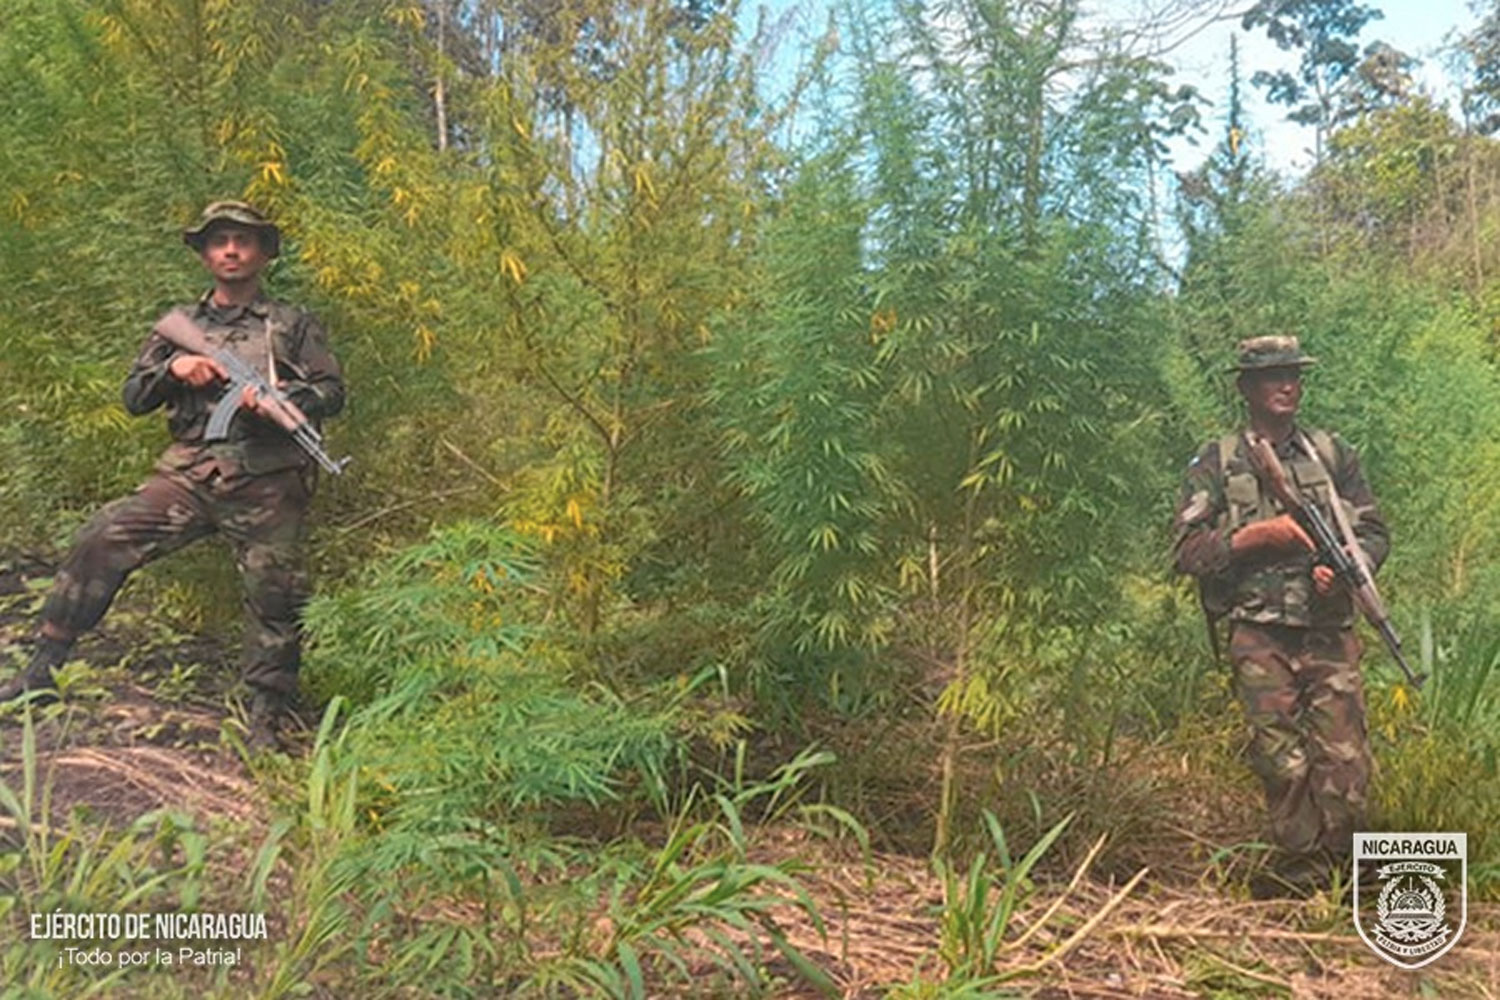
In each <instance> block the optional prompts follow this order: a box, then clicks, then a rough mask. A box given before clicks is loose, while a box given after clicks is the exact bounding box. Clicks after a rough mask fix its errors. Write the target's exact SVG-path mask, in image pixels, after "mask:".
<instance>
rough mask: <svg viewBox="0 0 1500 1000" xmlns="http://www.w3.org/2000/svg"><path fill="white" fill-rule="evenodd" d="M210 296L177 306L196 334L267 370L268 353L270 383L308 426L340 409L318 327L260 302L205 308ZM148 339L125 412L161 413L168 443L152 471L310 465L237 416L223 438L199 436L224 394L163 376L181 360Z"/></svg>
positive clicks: (263, 424)
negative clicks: (162, 410) (273, 369)
mask: <svg viewBox="0 0 1500 1000" xmlns="http://www.w3.org/2000/svg"><path fill="white" fill-rule="evenodd" d="M211 295H212V293H211V292H209V293H205V294H204V295H203V296H202V297H201V298H199V299H198V301H197V302H196V303H193V304H190V305H187V306H184V307H182V308H183V310H184V311H185V312H186V313H187V314H188V315H189V316H191V317H192V318H193V319H194V321H195V322H197V324H198V325H199V326H200V327H202V328H203V331H204V333H205V335H206V336H207V338H208V340H209V341H210V342H211V343H213V344H215V345H216V346H218V347H221V348H223V349H224V350H227V351H231V352H233V353H234V354H236V355H238V356H239V357H240V358H242V359H243V360H244V361H245V362H246V363H248V364H249V365H251V366H252V367H253V368H255V369H256V370H257V371H262V372H264V371H267V370H268V367H269V365H270V360H271V355H272V353H273V352H274V355H275V364H276V376H277V384H278V385H279V386H280V387H281V389H282V391H283V392H285V393H286V395H287V396H288V397H289V398H290V399H291V400H292V402H294V403H296V404H297V406H298V407H300V408H301V409H302V411H303V412H304V413H306V414H307V416H308V418H309V419H311V420H312V421H313V422H314V423H318V422H320V421H321V420H322V419H323V418H325V417H331V416H333V415H334V414H336V413H338V412H339V410H341V409H343V406H344V378H343V373H342V372H341V371H340V369H339V363H338V361H337V360H336V359H335V358H334V356H333V354H332V353H330V352H329V350H328V337H327V335H326V334H325V333H324V332H323V328H322V327H321V326H319V325H318V321H317V320H315V319H313V317H312V316H311V315H309V314H308V313H306V312H304V311H303V310H301V309H298V308H296V307H294V306H289V305H286V304H284V303H281V302H276V301H274V300H272V299H268V298H265V297H264V296H260V297H257V298H256V299H255V301H254V302H251V303H250V304H249V305H246V306H230V307H227V308H226V307H221V306H216V305H214V304H213V301H212V299H211ZM185 353H187V352H185V351H183V350H182V349H181V348H179V347H177V346H176V345H175V344H172V343H170V342H168V341H166V340H164V339H162V338H161V337H159V336H157V335H156V334H155V333H153V334H151V336H150V337H149V338H147V340H146V343H145V344H144V345H142V347H141V351H140V354H139V356H137V358H136V360H135V364H134V365H133V366H132V367H131V369H130V374H129V375H128V376H127V377H126V379H125V390H124V402H125V408H126V409H127V410H129V411H130V412H131V413H134V414H143V413H150V412H151V411H152V410H154V409H156V408H157V407H158V406H165V407H166V409H167V428H168V430H169V431H170V432H171V434H172V444H171V446H170V447H168V448H167V450H166V452H165V453H164V454H163V455H162V457H161V460H160V461H159V462H158V463H157V468H159V469H167V470H177V471H183V472H188V473H190V474H193V475H195V476H206V475H208V474H210V473H211V472H214V471H217V472H218V473H219V474H220V475H223V476H226V477H228V476H234V475H263V474H266V473H270V472H278V471H280V470H282V469H288V468H298V467H307V466H309V465H310V463H311V462H312V459H310V458H309V457H308V456H307V455H306V454H305V453H304V452H303V451H302V449H301V448H299V447H297V445H296V443H295V442H294V441H293V440H292V438H291V437H290V436H289V435H288V434H287V433H286V432H285V431H284V430H282V429H281V428H280V427H278V426H276V425H275V424H273V423H271V422H270V421H268V420H266V419H264V418H262V417H260V416H258V415H256V414H253V413H249V412H246V411H244V410H241V411H240V412H239V413H238V414H236V415H235V418H234V420H233V422H232V423H231V424H230V425H229V436H228V438H227V439H225V440H223V441H217V442H214V443H213V444H208V443H206V442H204V440H203V434H204V431H205V429H206V428H207V426H208V417H209V413H210V412H211V411H212V409H213V406H214V404H215V403H216V402H218V401H219V399H220V397H222V396H223V395H224V392H225V386H224V384H223V383H222V382H218V383H214V384H212V385H209V386H205V387H204V388H201V389H194V388H193V387H191V386H189V385H187V384H186V383H184V382H179V381H178V380H177V379H175V378H173V377H172V376H171V375H170V374H168V372H167V366H168V365H170V364H171V363H172V359H174V358H176V357H177V356H178V355H180V354H185Z"/></svg>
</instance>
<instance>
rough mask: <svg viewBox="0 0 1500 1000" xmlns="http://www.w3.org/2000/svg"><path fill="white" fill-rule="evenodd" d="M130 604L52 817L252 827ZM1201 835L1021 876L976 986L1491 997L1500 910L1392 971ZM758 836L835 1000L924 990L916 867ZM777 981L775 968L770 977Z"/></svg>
mask: <svg viewBox="0 0 1500 1000" xmlns="http://www.w3.org/2000/svg"><path fill="white" fill-rule="evenodd" d="M47 572H48V570H47V567H46V566H44V565H42V564H41V563H39V562H37V561H35V560H28V559H25V558H24V557H15V556H12V557H10V558H9V559H0V664H4V672H5V673H6V674H7V675H8V673H9V672H10V671H11V670H12V669H16V668H17V667H18V665H19V661H20V658H21V656H22V654H23V652H24V648H25V645H24V638H25V635H26V632H27V629H28V628H29V627H30V623H31V618H32V616H33V615H34V612H35V608H36V606H37V605H38V603H39V600H40V595H41V593H42V587H41V584H42V583H43V582H44V581H45V578H46V574H47ZM127 600H128V599H127ZM135 610H136V612H137V614H136V615H134V616H133V615H132V614H131V613H130V612H129V611H128V610H127V611H126V612H125V613H124V614H122V615H118V616H112V618H111V619H107V620H106V623H105V625H104V627H103V628H102V629H101V630H100V631H99V633H98V634H96V635H94V636H91V637H90V638H89V639H87V640H86V641H85V642H83V643H81V644H80V646H79V648H78V651H77V653H78V656H79V658H80V659H82V660H84V661H86V662H88V663H89V664H90V665H91V666H93V667H94V668H95V669H94V670H93V671H75V672H76V673H79V674H80V675H82V674H86V675H87V676H88V679H87V680H86V681H78V682H77V683H76V684H74V685H72V686H70V685H69V684H68V683H67V682H66V680H65V682H64V684H63V687H64V690H65V692H66V694H67V699H66V708H67V710H66V711H64V712H62V713H58V714H56V715H55V716H54V717H53V718H51V719H49V720H47V721H44V722H42V723H41V724H40V725H39V726H38V728H37V730H36V738H37V754H38V766H39V768H40V769H44V770H45V771H46V772H47V773H49V774H50V776H51V785H52V788H53V793H52V794H53V799H52V803H51V806H52V812H53V814H54V815H55V816H59V817H61V816H65V815H66V814H67V813H68V812H69V811H70V810H73V809H75V808H82V809H85V810H87V812H88V813H89V814H91V815H92V816H96V817H99V818H101V819H107V820H111V821H114V822H118V823H122V824H123V823H129V822H130V821H132V820H134V819H135V818H137V817H139V816H140V815H142V814H143V813H145V812H148V811H150V810H152V809H156V808H160V807H164V806H168V807H174V808H178V809H181V810H184V811H186V812H188V813H191V814H194V815H196V816H199V817H201V818H215V819H225V818H228V819H231V820H236V821H243V822H246V823H249V824H251V825H254V824H255V823H256V822H257V820H258V819H260V818H263V817H261V816H260V815H259V813H260V812H261V811H262V810H264V808H265V802H264V797H263V796H262V795H261V794H260V793H259V791H258V789H257V787H256V782H255V780H254V777H253V775H252V774H251V773H250V771H249V770H248V769H247V767H246V765H245V762H244V760H243V759H242V757H241V756H240V754H239V753H238V752H237V750H236V749H235V748H234V747H233V741H232V740H226V739H225V738H224V734H225V733H227V732H232V731H233V726H234V724H233V722H231V721H230V719H231V712H230V706H231V704H232V701H233V699H232V692H231V690H230V683H231V681H232V675H233V669H232V665H233V650H232V649H231V648H229V646H228V644H227V643H224V642H222V641H218V640H215V639H202V638H188V639H182V638H181V637H177V638H176V639H173V640H168V641H160V642H158V641H157V640H155V639H144V640H143V639H142V637H141V635H139V634H136V632H137V631H138V622H139V620H140V617H139V615H140V613H142V612H143V611H144V609H140V608H137V609H135ZM19 734H20V725H19V722H18V720H17V715H16V713H15V712H14V711H13V710H0V741H3V743H0V776H3V777H4V778H5V780H6V781H7V782H8V783H14V782H15V781H16V780H18V771H19V769H20V766H21V764H20V739H19ZM302 738H303V739H304V740H305V738H306V737H305V734H304V735H303V737H302ZM1188 822H1189V821H1188V820H1187V819H1184V823H1188ZM1219 833H1220V831H1213V830H1206V831H1203V830H1200V831H1195V830H1193V829H1191V828H1189V827H1184V828H1181V829H1178V830H1175V831H1168V834H1169V835H1168V836H1165V837H1164V838H1163V841H1162V844H1161V846H1160V848H1159V850H1158V851H1157V852H1154V856H1153V852H1145V853H1143V854H1142V855H1141V857H1140V858H1139V866H1138V867H1137V868H1136V869H1135V870H1134V871H1128V872H1124V873H1122V872H1121V871H1120V870H1119V866H1118V864H1116V865H1115V866H1113V870H1112V872H1111V873H1110V874H1107V875H1106V874H1104V873H1101V872H1097V871H1094V870H1092V866H1091V865H1089V864H1088V863H1087V862H1088V859H1084V861H1083V862H1081V863H1080V864H1079V865H1078V866H1077V867H1076V868H1075V869H1074V870H1073V871H1072V872H1071V874H1070V873H1069V872H1054V873H1050V874H1049V875H1048V876H1043V877H1039V878H1038V884H1037V886H1036V887H1035V892H1033V893H1032V894H1031V895H1030V897H1029V898H1028V901H1027V903H1026V905H1024V906H1023V907H1022V908H1021V909H1020V911H1019V912H1018V914H1017V915H1016V917H1015V918H1014V920H1013V921H1012V924H1011V928H1012V929H1011V931H1010V932H1009V933H1007V934H1006V936H1005V941H1006V943H1005V945H1003V946H1002V948H1001V949H1000V953H999V955H998V957H997V960H996V963H995V966H994V969H995V972H996V975H997V978H998V979H999V980H1001V982H999V983H997V984H996V986H995V987H994V989H995V990H996V992H995V993H994V994H993V995H997V996H999V995H1010V994H1009V993H1008V992H1006V991H1014V992H1015V993H1018V994H1020V995H1026V996H1034V997H1038V998H1047V1000H1053V998H1057V1000H1061V998H1078V1000H1125V998H1152V1000H1178V998H1209V997H1259V996H1267V997H1271V996H1274V997H1291V998H1295V1000H1304V998H1305V1000H1324V998H1327V1000H1334V998H1337V1000H1345V998H1370V1000H1376V998H1383V997H1391V998H1398V997H1402V998H1404V997H1445V998H1446V997H1455V998H1471V997H1472V998H1484V997H1500V907H1497V906H1494V905H1472V906H1470V907H1469V909H1468V915H1467V916H1468V922H1467V926H1466V929H1465V930H1464V932H1463V934H1462V938H1461V940H1460V941H1459V943H1458V945H1457V946H1456V947H1455V948H1454V949H1453V950H1452V951H1450V952H1449V953H1448V954H1447V955H1445V956H1444V957H1443V958H1442V959H1440V960H1439V961H1437V962H1436V963H1434V964H1433V965H1431V966H1429V967H1428V968H1427V969H1424V970H1422V971H1420V972H1415V973H1413V972H1405V971H1402V970H1399V969H1397V968H1395V967H1393V966H1391V965H1388V964H1386V963H1384V962H1382V961H1380V960H1379V959H1377V958H1376V957H1375V956H1374V955H1373V954H1372V953H1371V952H1370V950H1369V949H1368V948H1367V947H1366V945H1365V944H1364V943H1363V942H1362V941H1361V939H1360V938H1359V937H1358V936H1357V934H1356V933H1355V930H1354V928H1353V926H1352V925H1351V920H1350V914H1349V909H1348V907H1347V905H1346V904H1345V903H1343V902H1342V901H1341V900H1336V899H1331V898H1328V897H1327V896H1320V897H1315V898H1314V899H1311V900H1303V901H1272V902H1259V901H1252V900H1250V899H1249V898H1248V897H1247V895H1246V893H1245V891H1244V887H1243V880H1242V879H1239V878H1236V877H1234V873H1233V872H1230V873H1228V874H1227V875H1226V871H1225V867H1224V865H1223V863H1222V861H1215V860H1210V858H1209V856H1210V855H1211V852H1209V851H1207V850H1205V849H1203V848H1205V847H1206V846H1211V845H1212V843H1213V841H1214V838H1215V837H1217V836H1218V835H1219ZM1195 843H1197V845H1198V848H1197V849H1195V847H1194V844H1195ZM757 844H758V848H757V851H758V853H759V854H760V860H780V859H784V858H787V857H790V856H798V857H801V858H803V859H804V860H807V861H808V862H809V863H810V870H809V871H808V873H807V874H806V876H805V882H806V884H807V886H808V888H809V890H810V891H811V894H812V896H813V898H814V900H815V901H816V903H817V904H818V908H819V910H820V912H821V914H822V916H823V919H824V921H825V926H826V930H827V934H826V936H825V935H823V934H821V933H819V931H818V930H817V929H816V928H815V927H814V926H813V924H812V922H811V921H810V920H809V919H808V918H806V917H805V916H803V915H801V914H798V913H795V912H792V911H790V910H788V911H787V912H785V913H784V914H783V915H782V916H781V917H780V918H779V919H780V923H781V924H782V926H783V930H784V932H785V933H786V935H787V937H788V939H789V940H790V941H791V942H792V943H793V944H794V945H796V946H797V947H798V948H800V949H801V950H802V951H803V952H804V953H806V954H807V955H809V956H810V957H812V958H813V959H814V960H815V961H816V962H817V963H818V964H819V965H820V966H822V967H823V968H824V969H825V971H826V972H827V973H828V974H829V975H830V976H831V977H832V978H833V980H834V981H835V982H836V983H837V984H838V988H839V991H840V993H841V995H842V996H843V997H846V998H874V997H881V996H884V995H886V994H887V993H888V992H889V991H890V990H891V989H892V988H893V987H896V986H899V985H902V984H912V983H914V982H916V981H918V980H925V981H927V982H939V981H941V979H942V977H943V973H944V965H943V962H942V960H941V959H940V958H939V957H938V955H939V948H940V943H941V941H942V940H943V927H942V926H941V922H940V914H941V912H942V903H943V889H942V886H941V884H940V883H939V882H938V880H937V879H936V878H935V876H934V875H933V872H932V870H931V869H930V867H929V865H928V864H927V862H926V859H924V858H914V857H909V856H903V855H899V854H892V853H873V854H871V855H869V856H868V857H851V856H849V855H848V854H847V853H846V852H840V851H835V850H832V849H830V848H827V847H825V846H823V845H821V844H817V843H811V842H809V841H808V840H807V839H806V838H805V835H804V834H803V833H802V832H800V831H798V830H793V829H785V830H782V829H776V830H766V831H762V834H761V836H759V837H758V839H757ZM1132 864H1134V862H1132ZM782 978H783V979H786V980H792V979H793V978H794V977H793V976H792V975H791V973H790V969H787V970H785V974H784V975H783V977H782ZM782 995H783V996H786V997H803V996H806V997H814V996H817V995H818V994H817V993H816V992H813V991H811V990H810V989H789V990H787V991H786V992H784V993H783V994H782ZM924 995H936V994H924ZM968 995H972V996H978V995H981V994H977V993H975V994H968Z"/></svg>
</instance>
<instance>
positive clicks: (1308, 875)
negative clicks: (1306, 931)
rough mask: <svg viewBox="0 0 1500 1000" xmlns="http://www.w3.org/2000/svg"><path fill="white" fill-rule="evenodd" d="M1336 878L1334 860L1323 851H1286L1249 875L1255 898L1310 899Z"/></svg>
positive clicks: (1251, 890)
mask: <svg viewBox="0 0 1500 1000" xmlns="http://www.w3.org/2000/svg"><path fill="white" fill-rule="evenodd" d="M1333 881H1334V864H1333V862H1332V861H1331V860H1330V859H1329V858H1328V857H1327V855H1325V854H1324V853H1323V852H1321V851H1315V852H1313V853H1311V854H1283V855H1282V856H1281V857H1279V858H1277V859H1276V861H1275V862H1274V863H1273V864H1272V865H1271V866H1270V867H1269V868H1263V869H1261V870H1260V871H1259V872H1256V873H1255V875H1254V876H1253V877H1252V878H1251V879H1250V896H1251V898H1252V899H1308V898H1310V897H1312V896H1315V895H1317V894H1318V893H1320V892H1323V891H1325V890H1327V889H1328V888H1329V887H1330V886H1331V885H1332V884H1333Z"/></svg>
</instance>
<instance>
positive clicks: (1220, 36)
mask: <svg viewBox="0 0 1500 1000" xmlns="http://www.w3.org/2000/svg"><path fill="white" fill-rule="evenodd" d="M1365 2H1366V3H1367V4H1368V5H1370V6H1374V7H1376V8H1378V9H1380V10H1381V11H1383V12H1384V14H1385V17H1384V18H1383V19H1382V20H1378V21H1372V22H1371V23H1370V24H1369V25H1368V26H1366V28H1365V30H1364V33H1363V34H1362V35H1361V36H1360V41H1361V42H1362V43H1365V44H1368V43H1370V42H1373V41H1377V40H1378V41H1384V42H1387V43H1388V44H1390V45H1393V46H1395V47H1396V48H1398V49H1400V50H1401V51H1403V52H1405V53H1406V54H1407V55H1410V56H1414V57H1416V58H1418V59H1419V60H1421V62H1422V67H1421V70H1420V71H1419V73H1418V74H1417V79H1418V81H1419V84H1420V85H1421V86H1422V87H1423V88H1425V89H1426V90H1428V91H1429V92H1430V93H1432V94H1433V95H1434V96H1436V97H1437V98H1438V99H1439V100H1449V101H1450V103H1453V104H1456V96H1455V94H1454V93H1453V87H1452V85H1451V84H1450V82H1449V81H1448V79H1447V77H1446V75H1445V73H1444V71H1443V66H1442V60H1441V58H1440V57H1439V56H1438V54H1437V50H1438V49H1439V48H1440V47H1441V46H1442V45H1443V42H1444V39H1445V37H1446V36H1448V35H1449V34H1450V33H1453V32H1455V31H1457V32H1464V31H1468V30H1469V29H1472V28H1473V27H1474V26H1475V25H1476V24H1477V23H1478V20H1479V18H1478V17H1477V16H1476V15H1475V14H1474V12H1473V11H1471V10H1470V9H1469V7H1468V5H1467V4H1466V3H1464V2H1463V0H1425V2H1416V0H1390V2H1387V3H1379V2H1373V3H1372V2H1371V0H1365ZM1243 6H1248V4H1245V5H1240V6H1239V7H1238V8H1237V9H1242V8H1243ZM1137 8H1138V3H1136V2H1134V0H1101V2H1099V3H1098V4H1097V5H1096V6H1095V9H1097V10H1099V11H1100V12H1101V13H1102V14H1104V16H1107V17H1109V18H1110V19H1111V20H1116V19H1118V18H1120V17H1122V16H1127V15H1128V14H1129V13H1130V12H1131V11H1133V10H1135V9H1137ZM1232 34H1239V36H1240V59H1241V65H1242V67H1243V68H1244V73H1245V75H1246V77H1247V78H1248V77H1249V75H1250V74H1251V73H1253V72H1254V71H1255V70H1257V69H1270V70H1273V71H1274V70H1276V69H1281V68H1286V69H1294V68H1295V66H1296V62H1297V57H1296V55H1295V53H1285V52H1281V51H1280V50H1278V49H1277V48H1276V46H1275V44H1274V43H1273V42H1271V41H1270V40H1268V39H1267V38H1266V37H1265V35H1264V34H1261V33H1255V34H1249V33H1246V32H1243V31H1241V30H1240V28H1239V19H1238V18H1234V19H1232V20H1227V21H1223V22H1219V23H1215V24H1213V25H1212V26H1210V27H1207V28H1205V29H1203V30H1201V31H1199V32H1198V33H1197V34H1196V35H1194V36H1193V37H1192V38H1191V39H1190V40H1189V41H1187V42H1185V43H1184V44H1183V45H1181V46H1180V47H1179V48H1177V49H1176V50H1174V51H1173V52H1172V54H1171V55H1170V56H1169V57H1168V61H1170V62H1172V63H1174V64H1175V65H1176V66H1177V68H1178V74H1179V78H1180V79H1181V80H1182V81H1183V82H1185V83H1192V84H1196V85H1197V86H1198V87H1199V89H1200V90H1202V92H1203V93H1204V95H1205V96H1206V97H1208V98H1209V99H1210V100H1211V101H1213V102H1214V107H1212V108H1209V109H1207V110H1206V111H1205V115H1204V117H1205V124H1207V125H1208V126H1209V130H1210V131H1209V135H1208V136H1206V137H1204V138H1203V139H1202V140H1200V141H1201V142H1204V143H1210V144H1211V143H1212V142H1215V141H1217V140H1218V138H1219V136H1220V135H1222V122H1223V116H1224V114H1225V105H1227V103H1228V95H1229V80H1228V66H1229V37H1230V35H1232ZM1247 89H1248V90H1250V91H1251V92H1250V93H1248V94H1247V104H1248V106H1249V111H1250V116H1251V121H1252V127H1251V141H1252V143H1253V147H1258V151H1259V152H1260V153H1261V154H1262V155H1264V156H1265V158H1266V160H1267V162H1268V163H1270V165H1271V166H1272V167H1274V168H1276V169H1277V170H1279V171H1282V172H1283V173H1297V172H1300V171H1301V170H1302V169H1304V168H1306V167H1307V166H1308V165H1309V164H1310V163H1311V161H1312V152H1311V147H1312V142H1313V135H1312V130H1311V129H1309V128H1305V127H1303V126H1300V125H1294V124H1292V123H1290V122H1287V121H1285V117H1286V109H1284V108H1281V107H1270V106H1267V105H1265V104H1264V103H1263V102H1261V101H1260V95H1259V93H1258V92H1256V91H1254V88H1247ZM1205 151H1206V150H1205V149H1204V148H1203V147H1200V148H1197V149H1194V148H1193V147H1191V146H1188V145H1187V144H1179V145H1178V146H1177V147H1175V148H1174V149H1173V151H1172V152H1173V156H1174V159H1176V160H1177V166H1178V169H1186V168H1190V167H1193V166H1195V165H1196V164H1197V163H1198V162H1199V160H1201V159H1202V157H1203V155H1204V153H1205Z"/></svg>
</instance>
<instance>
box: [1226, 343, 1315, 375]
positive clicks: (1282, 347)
mask: <svg viewBox="0 0 1500 1000" xmlns="http://www.w3.org/2000/svg"><path fill="white" fill-rule="evenodd" d="M1239 355H1240V359H1239V361H1238V363H1236V364H1234V365H1232V366H1230V367H1229V368H1226V369H1225V371H1231V372H1253V371H1261V370H1263V369H1266V368H1306V367H1307V366H1308V365H1315V364H1317V363H1318V359H1317V358H1313V357H1309V356H1308V355H1306V354H1303V353H1302V344H1301V343H1299V342H1298V340H1297V338H1296V337H1251V338H1250V339H1249V340H1242V341H1240V344H1239Z"/></svg>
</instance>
